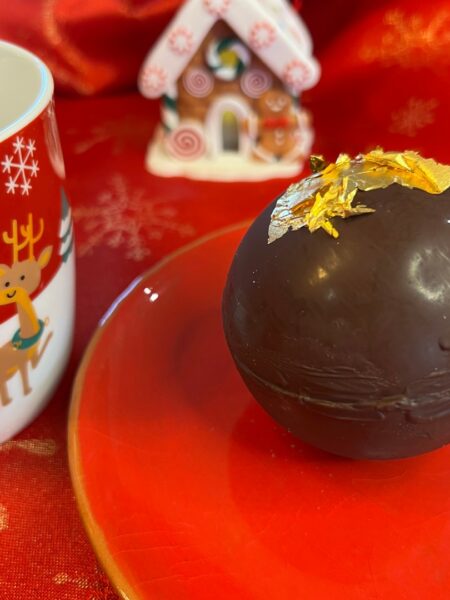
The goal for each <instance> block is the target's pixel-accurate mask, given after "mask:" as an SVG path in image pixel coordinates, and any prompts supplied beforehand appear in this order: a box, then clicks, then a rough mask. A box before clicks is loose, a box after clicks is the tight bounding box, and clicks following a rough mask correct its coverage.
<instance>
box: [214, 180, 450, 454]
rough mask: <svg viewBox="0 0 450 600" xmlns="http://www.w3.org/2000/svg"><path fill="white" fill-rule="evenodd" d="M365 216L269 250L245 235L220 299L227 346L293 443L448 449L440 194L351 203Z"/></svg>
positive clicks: (262, 223)
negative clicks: (364, 208)
mask: <svg viewBox="0 0 450 600" xmlns="http://www.w3.org/2000/svg"><path fill="white" fill-rule="evenodd" d="M357 203H362V204H365V205H367V206H369V207H372V208H374V209H375V211H376V212H374V213H372V214H366V215H362V216H356V217H352V218H348V219H340V218H335V219H333V225H334V226H335V227H336V229H337V230H338V232H339V237H338V238H337V239H334V238H332V237H331V236H329V235H328V234H327V233H325V232H324V231H323V230H319V231H316V232H314V233H310V232H309V231H308V229H307V228H306V227H305V228H303V229H300V230H298V231H289V232H288V233H287V234H285V235H284V236H283V237H281V238H280V239H278V240H276V241H275V242H273V243H271V244H268V241H267V234H268V228H269V223H270V215H271V213H272V210H273V208H274V204H273V205H271V206H269V207H268V208H267V209H266V210H265V211H264V212H263V213H262V214H261V215H260V216H259V217H258V218H257V219H256V221H255V222H254V223H253V225H252V226H251V227H250V229H249V230H248V232H247V234H246V235H245V237H244V239H243V241H242V242H241V244H240V246H239V249H238V251H237V253H236V255H235V258H234V261H233V263H232V266H231V269H230V272H229V275H228V280H227V283H226V287H225V291H224V297H223V321H224V330H225V335H226V338H227V341H228V345H229V347H230V350H231V354H232V356H233V359H234V361H235V363H236V365H237V368H238V369H239V371H240V373H241V375H242V377H243V379H244V381H245V383H246V384H247V386H248V388H249V389H250V391H251V392H252V394H253V395H254V397H255V398H256V399H257V400H258V402H260V404H261V405H262V406H263V407H264V408H265V409H266V410H267V411H268V412H269V413H270V414H271V415H272V416H273V417H274V418H275V419H276V420H277V421H278V422H279V423H281V424H282V425H284V426H285V427H287V428H288V429H289V430H290V431H291V432H292V433H293V434H295V435H297V436H298V437H300V438H301V439H302V440H304V441H306V442H309V443H311V444H313V445H315V446H317V447H319V448H322V449H324V450H328V451H329V452H333V453H335V454H339V455H342V456H347V457H352V458H372V459H385V458H400V457H407V456H412V455H415V454H420V453H423V452H428V451H430V450H433V449H435V448H438V447H440V446H442V445H444V444H446V443H448V442H449V441H450V191H446V192H444V193H443V194H440V195H431V194H428V193H426V192H423V191H420V190H417V189H409V188H406V187H401V186H398V185H391V186H389V187H388V188H386V189H379V190H374V191H370V192H360V191H359V192H358V193H357V196H356V198H355V204H357Z"/></svg>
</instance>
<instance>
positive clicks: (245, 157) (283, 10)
mask: <svg viewBox="0 0 450 600" xmlns="http://www.w3.org/2000/svg"><path fill="white" fill-rule="evenodd" d="M319 72H320V71H319V66H318V64H317V62H316V61H315V59H314V58H313V56H312V51H311V39H310V36H309V33H308V31H307V29H306V27H305V25H304V23H303V22H302V20H301V19H300V17H299V16H298V14H297V13H296V12H295V10H294V9H293V8H292V7H291V6H290V4H289V3H288V2H287V1H286V0H187V1H186V2H185V3H184V4H183V5H182V7H181V8H180V9H179V11H178V12H177V14H176V15H175V17H174V18H173V20H172V22H171V23H170V24H169V26H168V27H167V29H166V30H165V32H164V33H163V34H162V36H161V37H160V39H159V40H158V41H157V43H156V45H155V46H154V48H153V49H152V50H151V51H150V53H149V54H148V56H147V57H146V59H145V61H144V64H143V66H142V69H141V72H140V75H139V88H140V90H141V92H142V94H143V95H144V96H146V97H148V98H161V124H160V126H159V127H158V128H157V131H156V133H155V137H154V139H153V141H152V143H151V144H150V145H149V149H148V153H147V158H146V164H147V168H148V170H149V171H151V172H153V173H155V174H158V175H163V176H174V175H183V176H187V177H191V178H194V179H210V180H211V179H212V180H260V179H268V178H272V177H283V176H286V177H291V176H293V175H296V174H297V173H298V172H299V171H300V170H301V168H302V164H303V161H304V159H305V158H306V157H307V156H308V154H309V150H310V147H311V142H312V129H311V126H310V123H309V118H308V114H307V112H306V111H305V110H303V109H302V107H301V104H300V98H299V97H300V94H301V92H302V91H303V90H305V89H307V88H310V87H312V86H313V85H314V84H315V83H316V82H317V80H318V78H319Z"/></svg>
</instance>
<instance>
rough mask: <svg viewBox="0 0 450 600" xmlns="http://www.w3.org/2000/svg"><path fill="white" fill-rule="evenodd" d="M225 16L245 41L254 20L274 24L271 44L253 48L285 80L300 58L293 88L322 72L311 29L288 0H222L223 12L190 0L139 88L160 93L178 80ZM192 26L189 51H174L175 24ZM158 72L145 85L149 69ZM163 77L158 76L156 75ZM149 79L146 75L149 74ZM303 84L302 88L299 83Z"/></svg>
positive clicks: (151, 55)
mask: <svg viewBox="0 0 450 600" xmlns="http://www.w3.org/2000/svg"><path fill="white" fill-rule="evenodd" d="M219 18H222V19H223V20H224V21H225V22H226V23H228V25H229V26H230V27H231V29H232V30H233V31H234V32H235V33H236V34H237V35H238V36H239V37H240V38H241V39H242V40H243V41H244V42H245V44H247V45H248V46H249V47H251V44H250V33H251V31H252V28H253V27H254V25H255V23H260V22H265V23H267V24H269V25H270V27H272V28H273V29H274V32H275V37H274V40H273V42H271V43H270V45H269V46H265V47H260V48H253V50H254V52H255V53H256V54H257V56H258V57H259V58H260V59H261V60H262V61H263V62H264V63H265V64H266V66H267V67H269V68H270V70H271V71H272V72H273V73H274V74H275V75H277V76H278V77H279V78H280V79H281V80H282V81H284V82H285V83H286V81H285V74H286V73H287V72H289V71H287V68H288V66H289V65H291V64H292V63H294V61H298V62H299V63H301V64H302V65H303V66H304V71H305V77H304V80H302V82H301V86H297V87H296V88H295V90H294V91H295V93H299V92H300V91H301V90H303V89H308V88H310V87H312V86H314V85H315V84H316V83H317V81H318V79H319V76H320V68H319V65H318V63H317V61H316V60H315V59H314V58H313V57H312V56H311V38H310V36H309V33H308V32H307V29H306V27H305V25H304V23H303V21H302V20H301V19H300V17H299V16H298V15H297V13H295V11H294V10H293V9H292V8H291V7H290V6H288V5H287V2H286V1H285V0H245V2H243V1H242V0H229V2H228V3H225V4H224V8H223V15H222V16H220V15H218V14H215V13H214V12H210V11H208V10H207V8H206V5H205V2H204V0H187V1H186V2H185V3H184V4H183V6H182V7H181V8H180V9H179V10H178V12H177V13H176V15H175V17H174V19H173V20H172V22H171V23H170V24H169V26H168V27H167V29H166V30H165V32H164V33H163V34H162V36H161V37H160V38H159V40H158V41H157V43H156V44H155V46H154V47H153V49H152V50H151V51H150V53H149V54H148V55H147V57H146V59H145V61H144V63H143V65H142V69H141V72H140V75H139V88H140V91H141V93H142V94H143V95H144V96H146V97H148V98H158V97H160V96H161V95H162V94H164V93H167V89H168V88H169V86H170V85H173V84H174V82H176V81H178V79H179V78H180V76H181V75H182V73H183V71H184V69H185V68H186V66H187V65H188V63H189V61H190V60H191V58H192V57H193V56H194V54H195V53H196V52H197V50H198V48H199V47H200V45H201V43H202V42H203V40H204V39H205V37H206V35H207V34H208V32H209V31H210V30H211V28H212V27H213V25H214V23H216V21H217V20H218V19H219ZM183 26H189V27H190V31H191V32H192V44H191V46H190V49H189V52H185V53H184V54H180V53H176V52H174V51H173V50H172V49H171V45H170V43H169V39H170V35H171V34H172V32H173V31H174V30H176V29H177V28H180V27H183ZM148 72H150V73H156V75H155V76H154V79H155V78H156V84H155V82H154V79H153V80H152V81H153V85H148V84H147V85H146V77H145V74H146V73H148ZM158 78H159V79H158ZM147 81H148V78H147ZM300 88H301V89H300Z"/></svg>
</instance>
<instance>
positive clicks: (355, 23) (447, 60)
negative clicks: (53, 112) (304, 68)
mask: <svg viewBox="0 0 450 600" xmlns="http://www.w3.org/2000/svg"><path fill="white" fill-rule="evenodd" d="M88 4H89V5H91V4H90V3H79V4H74V3H73V2H70V1H69V0H66V1H65V2H59V3H58V2H55V3H50V2H36V5H35V4H34V3H33V7H34V8H33V10H35V11H36V15H34V13H33V15H34V16H36V19H37V21H36V22H35V23H34V25H33V28H32V29H30V30H27V29H26V28H25V33H24V27H23V25H22V26H21V28H19V29H17V30H14V28H13V27H12V25H11V24H13V17H14V14H13V13H14V10H16V9H17V10H19V9H20V10H22V11H25V10H30V6H31V4H30V3H29V2H25V0H22V1H21V2H19V1H18V2H16V3H12V4H11V3H4V4H3V5H2V8H0V23H2V25H0V35H1V34H2V27H3V33H5V37H8V38H9V39H15V40H16V41H19V42H21V43H24V44H25V45H27V44H26V42H27V39H28V41H29V42H30V43H29V44H28V46H29V47H31V48H32V49H34V50H38V51H39V50H41V54H42V55H43V56H44V57H45V56H46V57H50V59H51V60H50V62H53V64H54V66H55V68H56V73H57V76H58V74H59V73H61V77H59V79H58V80H59V83H60V87H62V88H65V89H68V88H71V89H72V90H77V89H78V91H82V92H84V93H87V92H89V91H92V90H96V89H98V90H102V89H103V90H104V89H112V88H117V87H120V86H122V85H123V84H124V83H127V82H128V83H129V81H130V80H131V75H130V73H131V74H133V73H134V71H135V69H136V68H137V64H138V62H139V60H140V58H141V56H140V55H139V52H140V53H141V54H142V52H143V49H144V46H145V45H146V44H145V43H144V41H145V39H144V41H143V36H142V35H141V37H140V38H139V40H138V42H137V46H136V47H138V48H139V49H140V50H139V52H135V53H134V54H133V56H134V59H133V61H132V68H130V67H129V65H128V63H127V62H126V61H124V60H122V59H123V56H124V55H121V56H122V59H121V60H119V58H117V56H116V54H115V50H114V51H113V50H111V53H110V54H108V52H107V49H106V48H105V49H104V55H103V56H102V60H103V62H102V65H103V67H102V68H103V70H102V69H100V70H98V68H99V62H101V61H100V58H99V50H98V48H99V46H98V44H97V45H96V46H95V48H96V52H92V53H91V55H89V49H90V46H89V35H88V34H89V32H90V29H89V27H87V26H86V23H88V24H90V26H91V27H93V28H94V29H95V27H94V25H95V26H96V27H97V29H96V31H98V33H99V36H100V39H101V40H102V41H103V42H104V43H105V44H107V38H106V35H107V33H108V32H109V35H110V36H111V35H113V34H114V32H115V31H120V32H121V37H119V38H118V42H120V43H121V44H123V41H124V39H125V38H126V39H128V41H130V39H131V38H133V37H135V36H136V35H138V33H139V31H140V30H139V27H138V26H137V25H136V18H135V19H134V20H133V18H132V17H133V15H132V14H131V13H132V11H133V10H135V11H136V10H140V11H141V15H143V14H145V15H146V17H145V19H148V20H147V21H145V22H146V23H150V22H151V23H152V27H155V28H156V29H157V28H158V27H160V26H161V23H163V22H164V20H165V19H166V13H165V11H166V8H167V7H169V8H170V6H172V5H174V4H176V2H167V3H166V5H164V10H162V9H161V6H163V4H164V3H161V2H153V3H151V2H150V3H145V2H137V1H136V2H134V3H133V2H129V3H128V2H127V3H125V2H120V1H119V0H117V1H116V2H114V1H113V0H110V1H108V2H107V1H106V0H103V1H102V2H100V3H92V6H93V7H96V8H98V10H100V9H99V7H101V11H103V12H101V15H100V17H99V16H98V15H99V14H100V13H99V12H98V11H97V13H96V14H94V13H95V10H94V8H92V11H91V12H90V11H89V10H88V9H87V8H86V6H84V8H83V10H82V8H81V5H88ZM314 4H316V5H320V7H321V8H320V10H319V7H318V6H314ZM327 4H328V3H327ZM329 4H330V6H329V7H327V10H328V13H327V16H326V18H322V15H321V12H322V14H323V13H324V11H325V7H324V4H323V3H318V2H316V3H314V2H313V0H311V1H310V2H305V3H304V10H305V17H306V18H307V20H308V21H309V24H310V26H311V29H312V31H313V34H314V37H315V38H316V39H317V42H318V48H319V51H318V54H319V59H320V61H321V63H322V66H323V79H322V82H321V83H320V85H319V86H318V87H317V88H316V89H315V90H312V91H311V92H309V93H308V94H306V95H305V97H304V101H305V103H306V104H308V106H309V107H310V108H311V110H312V111H313V114H314V119H315V123H316V131H317V138H316V145H315V151H317V152H324V153H326V154H327V155H328V156H329V157H330V158H334V157H335V155H336V154H337V153H338V152H339V151H341V150H346V151H350V152H352V153H355V152H358V151H361V150H362V151H364V150H366V149H368V148H370V147H373V146H375V145H377V144H382V145H384V147H388V148H399V149H403V148H413V149H417V150H420V151H422V152H423V153H424V154H425V155H433V156H435V157H436V158H438V159H440V160H442V161H447V162H450V147H449V144H448V141H447V140H448V138H449V133H450V132H449V128H450V120H449V119H448V117H447V114H446V113H447V107H448V105H449V102H448V100H449V98H448V96H449V90H450V86H449V85H448V81H450V79H449V75H450V52H449V50H450V9H449V7H448V1H447V0H446V1H444V0H434V1H433V2H432V3H429V5H424V4H422V3H419V2H414V1H412V0H409V1H407V0H404V1H402V0H398V1H388V0H382V1H380V2H376V3H374V2H372V1H371V2H367V1H365V2H359V3H357V2H353V1H351V0H339V1H336V2H333V3H329ZM7 5H8V9H7V8H6V7H7ZM69 5H71V6H72V7H75V8H76V7H78V8H76V10H79V11H80V12H83V14H82V15H81V14H80V13H76V11H75V14H78V21H77V19H76V18H75V16H74V17H72V18H71V19H70V18H69V17H68V16H67V15H68V14H69V13H68V12H67V11H68V8H69ZM125 5H127V6H128V12H127V11H126V10H125V8H124V7H125ZM146 5H152V6H153V10H154V11H155V14H154V15H153V17H152V18H154V19H155V20H153V21H150V17H149V16H148V15H149V14H150V13H149V12H148V11H150V8H149V7H148V6H146ZM37 6H39V10H38V8H36V7H37ZM158 6H159V8H160V9H161V10H160V12H158V10H157V7H158ZM18 7H19V8H18ZM10 8H14V10H10ZM44 8H46V10H53V9H54V10H55V11H56V14H57V16H58V15H59V17H58V18H59V21H58V19H57V20H56V22H57V23H58V27H56V25H55V28H54V29H53V30H52V29H51V28H50V30H49V31H50V32H52V31H53V34H54V36H56V35H57V33H58V31H59V32H60V33H61V31H64V35H65V38H64V40H65V41H64V44H62V43H59V44H58V39H57V37H53V38H51V39H53V41H54V42H55V43H54V46H50V45H49V43H47V42H48V40H47V38H45V36H44V37H42V31H41V29H40V28H39V26H38V24H39V18H41V16H42V15H41V13H40V12H39V11H43V10H44ZM119 9H120V10H119ZM6 10H10V13H8V14H9V16H8V18H6V17H7V14H6V12H5V11H6ZM74 10H75V9H74ZM58 11H59V12H58ZM108 11H109V12H108ZM142 11H143V12H142ZM145 11H147V12H145ZM17 14H19V13H17ZM17 14H16V18H17ZM42 14H44V13H43V12H42ZM45 14H47V13H45ZM61 15H63V16H64V18H62V17H61ZM155 15H156V16H155ZM34 16H33V18H34ZM4 17H5V18H4ZM94 17H97V18H94ZM108 18H109V20H108ZM102 19H103V21H102ZM2 20H3V22H2ZM137 20H138V21H139V19H137ZM61 21H63V23H62V24H61ZM100 21H101V22H104V23H106V26H105V28H102V27H100V26H99V22H100ZM130 21H131V22H132V24H130ZM80 22H83V23H84V25H85V27H84V28H81V29H80V28H77V23H78V24H79V23H80ZM155 23H156V25H155ZM86 27H87V29H86ZM121 27H122V28H121ZM123 27H125V30H124V29H123ZM127 27H128V28H127ZM27 31H28V38H27V35H26V32H27ZM30 31H31V33H30ZM45 31H47V29H45ZM83 32H84V33H83ZM105 32H106V33H105ZM47 33H48V31H47ZM141 33H142V32H141ZM61 35H62V34H61ZM71 36H72V37H71ZM92 36H93V34H92V33H91V38H90V39H92ZM127 36H128V37H127ZM49 39H50V38H49ZM61 39H62V38H60V42H61ZM55 40H56V41H55ZM69 42H70V43H71V44H72V46H71V45H70V44H69ZM74 45H76V50H77V52H76V53H75V54H71V52H74V47H73V46H74ZM117 47H119V44H118V45H117ZM126 47H127V51H126V53H125V55H126V56H129V54H130V52H131V50H130V47H129V46H126ZM61 48H62V49H63V50H64V52H62V50H61ZM110 48H113V49H114V48H115V49H116V50H117V48H116V45H114V44H112V43H111V44H110ZM80 55H82V56H83V57H85V58H86V56H91V60H89V59H87V58H86V60H85V62H84V63H83V62H82V61H79V60H78V61H77V60H75V58H77V57H78V58H79V57H80ZM71 57H72V58H71ZM74 57H75V58H74ZM111 57H116V58H117V61H118V62H116V63H114V64H116V65H119V66H118V67H117V69H115V70H114V72H112V71H108V70H107V69H106V67H105V65H106V66H107V65H110V64H112V63H111V60H112V59H111ZM72 59H73V60H72ZM71 60H72V62H71ZM61 61H62V62H64V61H66V63H64V65H65V67H64V68H65V69H66V71H64V69H62V67H61V64H62V62H61ZM69 63H70V65H71V69H72V75H73V77H72V78H71V77H70V76H69V75H67V64H69ZM64 65H63V66H64ZM133 69H134V71H133ZM64 73H66V76H65V75H64ZM102 74H103V76H104V77H103V79H102ZM57 116H58V120H59V125H60V130H61V137H62V142H63V147H64V153H65V158H66V167H67V173H68V182H67V191H68V195H69V197H70V199H71V202H72V205H73V210H74V217H75V222H76V238H77V255H78V284H77V285H78V290H77V300H78V314H77V324H76V336H75V343H74V351H73V356H72V360H71V363H70V366H69V369H68V371H67V374H66V376H65V378H64V381H63V383H62V384H61V386H60V388H59V390H58V392H57V393H56V394H55V397H54V398H53V400H52V401H51V403H50V404H49V406H48V408H47V409H46V411H45V412H44V413H43V414H42V415H41V416H40V417H39V418H38V419H37V420H36V421H35V422H34V423H33V425H32V426H31V427H29V428H28V429H27V430H26V431H24V432H23V433H22V434H21V435H20V436H18V437H17V438H16V439H15V440H14V441H12V442H8V443H6V444H3V445H2V446H0V599H1V600H29V599H30V598H48V599H61V600H64V599H68V600H69V599H70V600H75V599H82V600H94V599H95V600H99V599H103V600H105V599H111V600H112V599H114V598H116V596H115V593H114V592H113V591H112V588H111V587H110V584H109V583H108V581H107V579H106V577H105V576H104V575H103V573H102V570H101V568H100V567H99V566H98V564H97V562H96V559H95V557H94V554H93V552H92V550H91V548H90V545H89V542H88V540H87V538H86V535H85V533H84V530H83V526H82V524H81V521H80V518H79V516H78V512H77V508H76V505H75V501H74V496H73V492H72V489H71V484H70V479H69V473H68V467H67V455H66V419H67V410H68V403H69V398H70V389H71V385H72V381H73V376H74V373H75V370H76V367H77V364H78V362H79V360H80V358H81V356H82V353H83V351H84V348H85V346H86V344H87V342H88V340H89V338H90V336H91V334H92V332H93V330H94V329H95V327H96V324H97V322H98V320H99V318H100V317H101V315H102V314H103V313H104V312H105V310H106V309H107V308H108V306H109V305H110V304H111V302H112V301H113V299H114V298H115V297H116V296H117V294H118V293H120V292H121V291H122V289H123V288H124V287H125V286H126V285H127V284H128V283H129V282H130V281H131V280H132V279H133V278H134V277H135V276H136V275H138V274H139V273H141V272H142V271H143V270H145V269H146V268H148V267H149V266H151V265H152V264H154V263H155V262H156V261H158V260H159V259H160V258H161V257H162V256H164V255H166V254H167V253H168V252H170V251H172V250H174V249H175V248H177V247H179V246H181V245H183V244H185V243H186V242H189V241H191V240H192V239H194V238H197V237H199V236H201V235H203V234H205V233H206V232H208V231H210V230H213V229H216V228H219V227H222V226H224V225H227V224H229V223H233V222H237V221H240V220H243V219H246V218H249V217H252V216H254V215H255V214H256V213H257V212H258V211H259V210H260V209H262V207H263V206H265V205H266V204H267V203H268V202H269V201H270V200H271V199H272V198H273V197H274V196H275V195H276V194H277V193H278V192H279V191H281V190H282V189H284V187H285V185H286V182H282V181H277V182H270V183H269V184H264V185H261V184H253V185H250V184H241V185H240V184H227V185H225V186H224V185H221V186H217V185H212V184H207V183H195V182H190V181H187V180H182V179H172V180H170V179H158V178H154V177H151V176H150V175H149V174H147V173H146V172H145V171H144V169H143V159H144V154H145V148H146V144H147V141H148V139H149V137H150V135H151V132H152V129H153V126H154V122H155V120H156V116H157V105H156V104H155V103H152V102H149V101H146V100H144V99H142V98H140V97H138V95H137V94H134V93H133V94H128V95H120V96H109V97H103V98H84V99H80V98H78V99H77V98H73V99H67V98H65V99H63V98H59V99H58V101H57ZM447 597H448V593H447V592H446V591H445V590H443V594H442V597H441V598H442V600H443V599H444V598H447ZM434 600H436V599H434Z"/></svg>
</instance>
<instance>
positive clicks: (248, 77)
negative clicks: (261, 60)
mask: <svg viewBox="0 0 450 600" xmlns="http://www.w3.org/2000/svg"><path fill="white" fill-rule="evenodd" d="M271 86H272V77H271V75H270V74H269V73H267V72H266V71H263V70H262V69H250V70H249V71H247V72H246V73H244V75H243V76H242V79H241V89H242V91H243V92H244V94H245V95H246V96H248V97H249V98H259V97H260V96H261V95H262V94H263V93H264V92H266V91H267V90H268V89H270V87H271Z"/></svg>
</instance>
